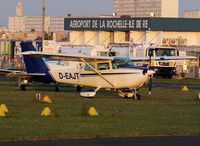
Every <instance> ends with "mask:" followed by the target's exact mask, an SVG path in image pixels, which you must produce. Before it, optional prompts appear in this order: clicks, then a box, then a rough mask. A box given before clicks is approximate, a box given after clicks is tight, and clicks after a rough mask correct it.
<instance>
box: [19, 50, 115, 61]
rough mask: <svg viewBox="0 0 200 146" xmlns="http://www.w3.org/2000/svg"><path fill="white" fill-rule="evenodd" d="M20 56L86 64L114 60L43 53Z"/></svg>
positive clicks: (29, 52)
mask: <svg viewBox="0 0 200 146" xmlns="http://www.w3.org/2000/svg"><path fill="white" fill-rule="evenodd" d="M21 54H22V55H31V56H33V57H41V58H49V59H55V60H63V61H81V59H84V60H85V61H87V62H89V61H104V60H105V61H108V60H114V57H104V56H89V55H74V54H63V53H47V52H46V53H45V52H34V51H28V52H23V53H21Z"/></svg>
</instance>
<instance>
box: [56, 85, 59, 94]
mask: <svg viewBox="0 0 200 146" xmlns="http://www.w3.org/2000/svg"><path fill="white" fill-rule="evenodd" d="M56 92H59V86H58V83H56Z"/></svg>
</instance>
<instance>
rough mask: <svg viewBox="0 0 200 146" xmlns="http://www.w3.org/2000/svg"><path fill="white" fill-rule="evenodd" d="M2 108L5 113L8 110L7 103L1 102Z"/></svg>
mask: <svg viewBox="0 0 200 146" xmlns="http://www.w3.org/2000/svg"><path fill="white" fill-rule="evenodd" d="M0 108H1V109H2V110H3V111H4V112H5V113H7V112H8V108H7V107H6V105H5V104H1V106H0Z"/></svg>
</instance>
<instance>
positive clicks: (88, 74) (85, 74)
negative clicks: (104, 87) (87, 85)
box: [80, 72, 140, 76]
mask: <svg viewBox="0 0 200 146" xmlns="http://www.w3.org/2000/svg"><path fill="white" fill-rule="evenodd" d="M101 74H102V75H126V74H140V73H138V72H132V73H101ZM80 75H81V76H94V75H98V74H97V73H82V74H80Z"/></svg>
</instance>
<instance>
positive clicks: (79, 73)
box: [0, 42, 155, 99]
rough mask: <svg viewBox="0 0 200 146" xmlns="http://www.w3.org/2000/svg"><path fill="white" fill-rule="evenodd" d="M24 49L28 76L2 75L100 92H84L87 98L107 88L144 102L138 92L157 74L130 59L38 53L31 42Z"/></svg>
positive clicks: (25, 73) (17, 74)
mask: <svg viewBox="0 0 200 146" xmlns="http://www.w3.org/2000/svg"><path fill="white" fill-rule="evenodd" d="M21 47H22V53H21V54H22V55H23V57H24V62H25V66H26V70H27V72H17V71H8V70H0V72H3V73H6V74H7V76H9V77H17V78H21V80H22V81H23V79H29V78H32V79H34V80H36V81H42V82H55V83H64V84H71V85H76V86H79V87H85V86H87V87H95V88H96V89H95V90H82V91H81V92H80V95H81V96H85V97H93V96H95V95H96V92H97V91H98V90H99V89H101V88H105V89H114V90H117V91H118V92H119V95H120V96H122V97H128V98H130V97H133V98H134V99H140V95H139V93H138V89H139V88H141V87H142V86H143V85H146V84H147V83H148V81H149V79H150V77H151V76H152V75H153V74H154V73H155V72H154V71H153V70H150V69H148V68H144V67H136V66H134V65H133V63H132V61H131V60H130V59H129V58H122V57H101V56H84V55H70V54H62V53H44V52H36V51H35V48H34V47H33V46H32V44H31V43H30V42H22V43H21ZM27 50H29V51H27ZM30 50H31V51H30ZM26 51H27V52H26ZM42 58H49V59H56V60H64V61H78V62H82V63H83V64H84V65H82V66H81V67H80V68H76V67H67V66H62V65H55V64H54V65H52V64H46V63H45V62H44V60H43V59H42ZM22 85H23V86H22ZM21 87H22V88H25V85H24V84H23V83H22V84H21ZM149 89H150V90H151V88H149Z"/></svg>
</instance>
